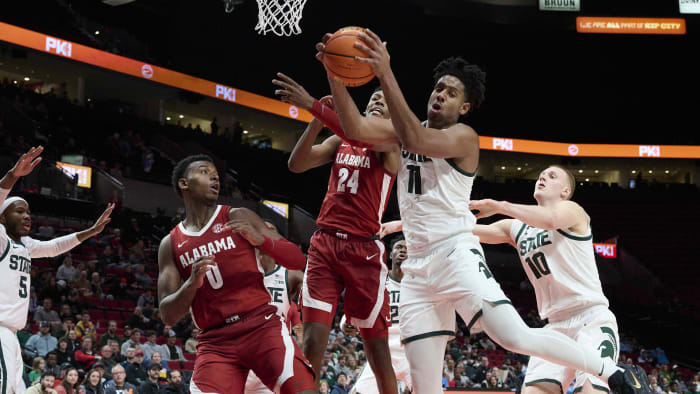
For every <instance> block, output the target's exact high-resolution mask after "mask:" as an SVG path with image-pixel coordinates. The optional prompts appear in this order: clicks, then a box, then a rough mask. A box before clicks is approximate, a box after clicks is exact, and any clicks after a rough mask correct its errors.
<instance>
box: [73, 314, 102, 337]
mask: <svg viewBox="0 0 700 394" xmlns="http://www.w3.org/2000/svg"><path fill="white" fill-rule="evenodd" d="M75 333H76V334H77V335H78V338H83V337H86V336H87V337H90V338H92V340H93V342H95V341H96V340H97V332H96V331H95V324H94V323H93V322H92V321H90V314H89V313H88V312H87V311H85V312H83V314H82V317H81V319H80V321H79V322H78V324H76V325H75Z"/></svg>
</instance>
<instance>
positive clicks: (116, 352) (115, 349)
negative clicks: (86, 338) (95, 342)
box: [107, 339, 126, 363]
mask: <svg viewBox="0 0 700 394" xmlns="http://www.w3.org/2000/svg"><path fill="white" fill-rule="evenodd" d="M107 345H109V348H110V349H112V359H114V361H116V362H117V363H121V362H123V361H125V360H126V357H124V355H123V354H122V352H121V347H120V345H119V341H117V340H114V339H110V340H109V341H107Z"/></svg>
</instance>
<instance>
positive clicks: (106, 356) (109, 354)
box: [95, 345, 118, 380]
mask: <svg viewBox="0 0 700 394" xmlns="http://www.w3.org/2000/svg"><path fill="white" fill-rule="evenodd" d="M100 356H101V357H102V358H101V359H100V361H99V363H100V364H102V366H103V367H104V374H103V376H104V378H105V379H107V380H109V379H112V367H113V366H115V365H117V364H118V362H117V360H116V359H115V358H114V353H113V351H112V347H111V346H109V345H104V346H102V347H101V350H100ZM95 365H97V363H95Z"/></svg>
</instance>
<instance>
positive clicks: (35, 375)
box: [28, 356, 46, 384]
mask: <svg viewBox="0 0 700 394" xmlns="http://www.w3.org/2000/svg"><path fill="white" fill-rule="evenodd" d="M45 366H46V361H44V358H43V357H39V356H37V357H34V360H32V370H31V371H29V374H28V375H29V382H30V383H31V384H34V383H36V382H38V381H39V379H41V375H42V374H43V373H44V367H45Z"/></svg>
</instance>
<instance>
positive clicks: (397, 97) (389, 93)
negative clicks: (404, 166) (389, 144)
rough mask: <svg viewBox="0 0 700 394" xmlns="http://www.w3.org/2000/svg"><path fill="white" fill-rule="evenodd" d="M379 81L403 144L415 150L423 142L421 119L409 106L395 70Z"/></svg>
mask: <svg viewBox="0 0 700 394" xmlns="http://www.w3.org/2000/svg"><path fill="white" fill-rule="evenodd" d="M379 82H380V83H381V85H382V91H383V92H384V98H385V99H386V103H387V106H388V107H389V113H390V114H391V123H392V124H393V125H394V130H395V131H396V135H397V137H398V138H399V141H400V142H401V145H402V146H403V147H404V149H406V150H408V151H414V150H415V149H416V147H417V146H420V144H421V133H422V132H423V130H424V127H423V125H421V122H420V119H418V117H416V115H415V114H414V113H413V111H411V108H410V107H409V106H408V103H407V102H406V99H405V98H404V96H403V93H402V92H401V88H400V87H399V83H398V81H396V77H395V76H394V73H393V72H391V71H390V72H388V73H387V74H386V75H384V76H383V77H382V78H381V79H380V80H379Z"/></svg>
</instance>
